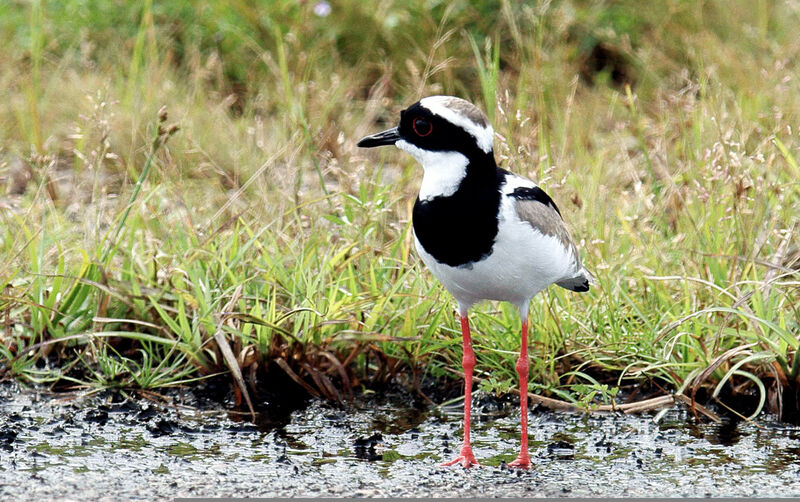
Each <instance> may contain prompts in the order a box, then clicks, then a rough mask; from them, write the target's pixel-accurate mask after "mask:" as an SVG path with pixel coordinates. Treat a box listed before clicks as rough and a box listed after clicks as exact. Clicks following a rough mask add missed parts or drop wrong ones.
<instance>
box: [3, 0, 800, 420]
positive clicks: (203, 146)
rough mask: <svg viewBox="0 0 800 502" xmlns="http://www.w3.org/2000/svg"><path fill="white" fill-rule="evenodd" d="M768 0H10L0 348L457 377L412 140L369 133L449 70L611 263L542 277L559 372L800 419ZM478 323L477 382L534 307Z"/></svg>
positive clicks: (44, 364) (631, 395) (786, 191)
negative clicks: (424, 237)
mask: <svg viewBox="0 0 800 502" xmlns="http://www.w3.org/2000/svg"><path fill="white" fill-rule="evenodd" d="M767 4H768V7H769V8H767V9H760V10H759V15H758V16H756V17H755V18H753V17H752V15H751V9H750V7H749V6H748V5H744V4H742V5H731V4H729V3H727V2H721V1H709V2H704V3H702V4H692V3H674V2H667V3H663V4H648V5H646V6H642V5H640V4H639V3H637V2H633V1H623V2H615V3H614V4H613V5H606V4H605V3H602V2H601V3H597V4H591V5H588V4H586V3H585V2H579V1H564V2H543V3H541V4H538V5H536V6H531V5H523V4H517V3H513V2H502V3H501V5H500V6H498V5H496V4H494V3H492V2H471V3H467V2H451V3H448V4H447V5H445V4H437V5H433V6H431V5H430V3H429V2H422V1H416V2H415V1H412V2H403V3H400V2H393V1H390V2H382V3H380V5H378V6H377V7H376V6H374V5H371V4H364V3H359V2H355V1H350V0H348V1H344V2H337V3H336V4H335V5H333V4H332V5H331V6H332V10H331V12H330V14H329V15H327V16H325V17H320V16H318V15H317V14H315V13H314V10H313V3H311V4H309V3H304V2H257V3H256V4H255V5H253V6H249V5H244V4H241V5H235V6H229V5H225V6H223V5H222V4H221V3H218V2H213V1H202V2H199V3H197V2H196V3H195V4H193V5H192V6H191V8H190V7H188V6H187V5H183V4H182V3H174V2H173V3H157V2H156V3H154V2H149V1H148V2H145V3H144V4H136V5H133V4H131V5H129V6H124V5H123V6H119V5H116V4H115V5H107V3H106V2H100V1H95V0H92V1H88V2H75V1H65V2H55V1H49V0H42V1H41V2H32V3H27V4H21V3H5V4H2V5H0V41H1V42H2V43H3V46H4V47H6V48H7V50H6V54H5V57H4V58H3V59H2V60H0V70H1V71H0V88H2V89H4V90H5V93H4V99H2V100H0V138H2V140H0V186H2V187H4V189H3V190H2V195H0V220H2V225H0V252H2V254H3V258H4V259H3V260H2V262H1V263H0V319H2V329H0V378H15V379H17V380H20V381H23V382H29V383H35V384H42V385H48V386H51V387H53V388H55V389H63V388H71V387H76V386H77V387H85V388H107V387H119V388H126V389H155V388H159V387H164V386H174V385H189V384H191V383H192V382H194V381H196V380H198V379H202V378H207V377H209V376H212V375H218V374H220V373H231V374H232V375H233V377H232V380H235V382H233V385H234V388H235V389H236V391H235V392H236V396H237V398H240V399H241V400H242V402H243V403H246V402H247V400H248V399H250V400H251V401H253V405H254V408H257V404H258V395H259V389H262V388H263V386H264V385H267V384H268V383H269V382H271V381H273V382H274V381H276V379H275V373H274V372H280V373H281V374H283V375H284V376H286V377H287V378H289V379H290V380H293V381H294V382H295V383H296V384H297V385H299V386H301V387H302V388H304V389H305V390H306V391H307V392H309V393H311V394H315V395H318V396H321V397H325V398H330V399H341V398H346V397H348V396H350V395H352V394H353V393H355V392H358V391H360V390H361V389H365V388H368V387H373V386H378V385H383V384H385V383H386V382H388V381H391V380H395V381H402V382H405V383H406V384H408V385H410V386H412V387H413V386H417V387H419V386H420V385H421V382H430V381H434V382H435V381H440V380H443V379H453V378H457V371H456V372H454V368H458V367H459V365H460V359H461V353H460V340H459V331H458V325H457V322H456V320H455V315H454V308H453V307H454V306H453V302H452V299H451V298H450V297H449V296H448V294H447V293H446V292H445V291H444V290H443V289H442V288H441V286H440V285H439V284H438V283H437V282H436V281H435V280H434V279H433V278H432V277H431V276H430V275H429V274H428V273H427V272H426V271H425V270H424V268H423V267H422V266H421V265H420V264H419V262H418V260H417V258H416V256H415V252H414V251H413V245H412V244H413V237H412V233H411V226H410V215H411V208H412V204H413V199H414V197H415V194H416V190H417V187H418V184H419V177H420V173H419V170H418V168H417V166H416V165H414V163H413V161H412V160H411V159H408V158H406V157H404V156H403V155H401V154H400V153H397V152H392V151H382V152H380V153H366V152H364V151H361V150H359V149H357V148H356V147H355V142H356V141H357V139H358V138H359V137H361V136H363V135H364V134H366V133H368V132H372V131H374V130H376V129H378V128H380V127H383V126H388V125H391V124H393V123H394V121H395V120H396V112H397V111H398V110H399V109H401V108H402V107H403V106H405V105H408V104H409V103H411V102H413V101H414V100H416V99H418V98H419V97H420V96H422V95H428V94H438V93H448V94H456V95H460V96H463V97H465V98H468V99H470V100H472V101H475V102H479V103H482V106H483V108H484V109H485V110H486V112H487V113H488V114H489V116H491V117H492V122H493V125H494V128H495V131H496V132H497V139H496V142H495V153H496V155H497V158H498V161H499V162H500V163H501V165H502V166H503V167H505V168H507V169H510V170H512V171H514V172H517V173H520V174H522V175H524V176H528V177H531V178H533V179H535V180H537V182H538V183H539V184H540V185H541V186H542V187H543V188H545V189H546V190H547V191H548V192H549V193H551V194H552V195H553V197H554V199H555V200H556V201H557V203H558V204H559V207H561V209H562V213H563V214H564V215H565V218H566V220H567V221H568V224H569V225H570V227H571V231H572V234H573V235H574V236H575V237H576V238H577V240H578V241H580V248H581V252H582V253H583V258H584V261H585V263H586V264H587V266H588V267H589V268H590V269H591V270H592V271H593V273H594V274H595V275H596V277H597V279H598V285H597V287H596V288H594V289H593V290H592V291H591V292H589V293H587V294H586V295H573V294H569V293H567V292H564V291H561V290H556V289H551V290H548V291H546V292H545V293H544V294H542V295H541V296H540V297H539V298H537V299H536V300H535V301H534V302H533V304H532V308H531V320H532V333H531V347H530V353H531V356H532V364H531V366H532V370H531V371H532V375H531V381H532V382H533V384H532V386H533V389H534V390H535V391H536V392H537V393H539V394H541V395H543V396H545V398H548V397H549V398H550V399H551V400H552V399H560V400H562V401H566V402H568V403H570V404H571V405H574V406H578V407H585V408H592V407H597V406H601V405H604V404H609V403H617V404H618V403H621V401H622V396H626V399H633V400H636V399H640V398H644V397H649V396H651V395H657V394H664V393H670V392H672V393H675V394H676V395H677V397H676V398H675V400H678V401H680V402H689V403H691V402H692V400H694V402H698V401H700V402H703V403H704V402H706V401H710V402H712V403H713V402H716V403H718V408H719V409H721V410H724V409H725V407H728V408H731V409H732V410H733V412H732V413H738V414H739V415H741V416H743V417H746V418H752V417H755V416H757V415H758V414H759V413H760V412H763V411H764V410H770V411H773V412H776V413H780V414H781V415H782V416H783V417H784V418H785V419H787V420H794V421H796V420H798V417H800V413H798V409H800V406H798V402H797V395H798V389H800V356H798V343H799V342H798V340H799V339H800V338H798V337H800V325H799V324H798V321H797V319H799V318H800V315H798V305H800V301H798V294H799V292H798V291H799V289H798V286H799V285H800V277H798V269H799V268H800V265H798V263H799V262H800V251H799V250H800V242H799V241H798V238H797V236H798V230H799V229H800V227H798V223H797V222H798V221H800V209H798V208H800V184H798V183H797V179H798V177H800V169H798V164H797V160H796V159H797V158H798V149H799V148H800V138H798V131H797V127H796V124H797V123H800V99H799V98H798V96H800V88H798V85H799V84H798V79H797V78H796V75H797V61H800V57H798V56H799V55H800V54H798V51H800V46H798V44H797V43H796V37H795V36H794V34H795V31H796V29H795V27H796V26H797V24H798V21H800V19H798V18H800V12H798V10H797V8H796V6H794V5H793V4H791V3H786V2H767ZM165 103H166V104H167V105H168V107H169V110H170V116H171V117H172V119H173V120H175V124H176V125H170V124H171V122H169V121H168V120H167V116H166V112H165V109H162V108H161V107H162V106H163V105H164V104H165ZM159 110H161V111H159ZM178 125H179V126H178ZM167 140H169V141H167ZM473 324H474V328H475V332H476V333H477V335H476V336H475V346H476V352H477V354H478V365H477V367H476V370H477V372H478V379H479V381H480V385H481V386H482V388H484V389H486V390H488V391H497V392H511V391H513V389H514V388H515V387H516V374H515V370H514V360H515V358H516V354H517V351H518V350H519V348H518V333H519V329H520V321H519V319H518V318H517V316H516V314H515V313H514V310H513V309H512V308H510V307H509V306H507V305H496V304H485V305H482V306H481V307H479V308H478V309H476V312H475V314H474V316H473ZM545 398H541V399H542V402H545V401H544V399H545ZM659 402H661V401H659ZM673 402H674V401H673ZM742 403H750V404H747V406H745V405H743V404H742ZM615 405H616V404H615ZM697 409H699V410H701V412H702V413H705V414H706V416H711V415H710V414H711V413H712V412H710V411H708V410H705V409H704V408H697Z"/></svg>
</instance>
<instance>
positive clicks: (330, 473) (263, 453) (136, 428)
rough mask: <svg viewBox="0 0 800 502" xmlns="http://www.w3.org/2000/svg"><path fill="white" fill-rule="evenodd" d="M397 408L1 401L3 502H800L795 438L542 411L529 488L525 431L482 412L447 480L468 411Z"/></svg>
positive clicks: (9, 397) (481, 405) (501, 408)
mask: <svg viewBox="0 0 800 502" xmlns="http://www.w3.org/2000/svg"><path fill="white" fill-rule="evenodd" d="M408 402H409V400H408V398H407V397H405V396H402V395H399V394H396V395H393V396H391V397H383V398H381V399H361V400H359V401H357V402H356V403H354V404H352V405H351V406H349V407H347V408H341V407H336V406H332V405H328V404H325V403H322V402H318V401H312V402H311V403H310V404H309V405H308V407H306V408H304V409H301V410H297V411H295V412H293V413H291V415H289V416H287V417H286V418H285V419H284V420H279V421H278V422H274V421H273V422H269V423H268V424H266V425H264V426H263V427H262V428H259V427H257V426H254V425H252V424H249V423H247V422H241V421H240V422H237V421H234V420H232V419H231V418H230V416H229V415H228V414H227V413H226V412H225V411H223V410H220V411H197V410H193V409H189V408H180V407H174V406H173V407H165V406H161V405H155V404H153V403H151V402H149V401H147V400H137V401H125V402H122V403H115V404H103V403H102V401H101V400H100V399H99V398H92V399H80V400H75V399H69V400H65V399H64V398H63V397H62V398H58V397H55V398H54V397H48V396H44V395H41V394H36V393H28V392H23V391H20V390H19V389H17V388H16V387H12V386H8V385H6V386H0V499H3V500H9V499H12V498H15V499H21V500H31V499H39V498H48V499H52V498H58V499H86V498H91V499H109V500H111V499H114V500H116V499H120V498H138V499H154V498H155V499H163V498H172V497H181V496H182V497H188V496H208V497H210V496H214V497H221V496H240V497H243V496H247V497H256V496H260V497H269V496H273V497H274V496H306V497H308V496H416V497H427V496H449V497H453V496H525V497H530V496H551V497H552V496H617V497H619V496H720V495H724V496H766V495H770V496H800V428H798V427H794V426H785V425H780V424H776V423H772V422H768V421H765V420H762V421H760V422H759V423H758V424H747V423H739V424H735V423H726V424H722V425H718V424H698V423H696V422H695V421H694V419H691V418H688V417H687V414H686V413H685V412H683V411H681V410H679V409H676V410H673V411H670V412H669V413H668V414H667V415H666V417H665V418H664V419H663V420H662V421H661V422H660V423H659V424H655V423H653V421H652V418H651V417H649V416H620V415H605V416H593V417H588V416H585V415H577V414H565V413H554V412H550V411H546V410H539V409H537V410H533V411H532V412H531V416H530V435H531V456H532V460H533V463H534V468H533V469H531V470H530V471H528V472H520V471H514V470H508V469H507V468H505V467H504V464H503V462H504V461H510V460H512V459H513V458H514V457H515V456H516V453H517V451H516V448H517V447H518V435H519V430H518V417H517V416H516V415H515V414H514V413H513V411H514V409H515V408H516V407H515V406H513V405H510V404H509V403H505V402H501V401H498V400H494V399H491V398H484V399H482V400H478V401H476V404H475V409H474V411H473V413H474V418H475V420H474V425H473V427H474V432H473V447H474V450H475V455H476V457H477V458H478V459H479V461H481V462H482V463H483V464H484V467H481V468H474V469H470V470H464V469H462V468H460V467H451V468H443V467H439V466H438V464H439V463H440V462H442V461H443V460H448V459H450V458H453V457H454V455H455V453H456V452H457V450H458V448H459V446H460V437H461V436H460V434H461V415H460V414H461V407H460V406H459V405H455V406H453V407H452V408H450V407H449V408H447V409H445V410H441V409H416V408H413V407H411V406H409V405H408V404H407V403H408Z"/></svg>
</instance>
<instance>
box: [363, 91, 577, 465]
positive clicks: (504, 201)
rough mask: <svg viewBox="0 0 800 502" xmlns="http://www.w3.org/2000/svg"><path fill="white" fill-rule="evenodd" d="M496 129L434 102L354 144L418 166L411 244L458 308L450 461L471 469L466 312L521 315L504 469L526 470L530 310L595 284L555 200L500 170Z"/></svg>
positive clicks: (457, 103)
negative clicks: (454, 443) (552, 289)
mask: <svg viewBox="0 0 800 502" xmlns="http://www.w3.org/2000/svg"><path fill="white" fill-rule="evenodd" d="M493 140H494V131H493V129H492V126H491V124H489V121H488V119H487V118H486V115H484V114H483V112H482V111H481V110H479V109H478V108H477V107H476V106H474V105H473V104H471V103H469V102H468V101H465V100H463V99H460V98H456V97H452V96H431V97H427V98H424V99H422V100H420V101H419V102H417V103H414V104H413V105H411V106H410V107H408V108H407V109H405V110H403V111H402V112H400V125H399V126H397V127H395V128H393V129H389V130H387V131H383V132H380V133H377V134H373V135H371V136H367V137H365V138H363V139H362V140H361V141H359V142H358V146H360V147H364V148H371V147H375V146H382V145H395V146H396V147H397V148H399V149H401V150H403V151H405V152H408V153H410V154H411V155H412V156H413V157H414V158H415V159H417V161H418V162H419V163H420V164H422V169H423V170H424V175H423V177H422V185H421V186H420V190H419V197H418V198H417V201H416V203H415V204H414V212H413V226H414V238H415V244H416V247H417V252H418V253H419V255H420V257H421V258H422V261H423V262H424V263H425V265H427V266H428V268H429V269H430V270H431V272H433V275H435V276H436V278H438V279H439V280H440V281H441V282H442V284H444V286H445V288H447V290H448V291H450V293H452V295H453V296H454V297H455V299H456V301H457V302H458V313H459V317H460V319H461V335H462V338H463V350H464V353H463V359H462V364H463V368H464V444H463V446H462V448H461V453H460V455H459V456H458V458H456V459H455V460H453V461H451V462H448V463H446V464H444V465H452V464H455V463H459V462H460V463H461V464H462V465H463V466H464V467H470V466H472V465H478V462H477V461H476V460H475V456H474V455H473V453H472V448H471V446H470V439H469V426H470V402H471V390H472V370H473V368H474V366H475V353H474V352H473V350H472V340H471V338H470V331H469V320H468V318H467V313H468V310H469V308H470V307H471V306H472V305H473V304H475V303H476V302H478V301H481V300H501V301H507V302H511V303H513V304H514V305H516V306H517V308H518V309H519V311H520V315H521V317H522V344H521V348H520V355H519V359H518V360H517V365H516V369H517V373H518V374H519V380H520V384H519V386H520V411H521V415H522V416H521V426H522V433H521V447H520V453H519V456H518V457H517V458H516V460H514V461H513V462H511V463H510V464H509V465H510V466H514V467H520V468H524V469H527V468H529V467H530V456H529V455H528V399H527V396H528V304H529V302H530V300H531V298H533V296H534V295H536V294H537V293H539V292H540V291H542V290H543V289H545V288H546V287H547V286H549V285H550V284H553V283H555V284H557V285H559V286H561V287H563V288H566V289H570V290H572V291H578V292H583V291H588V289H589V284H590V281H591V280H592V276H591V275H590V274H589V272H587V271H586V269H585V268H584V267H583V266H582V265H581V261H580V258H579V256H578V250H577V249H576V247H575V244H574V243H573V242H572V239H571V238H570V235H569V232H568V231H567V227H566V226H565V224H564V221H563V220H562V219H561V213H560V212H559V210H558V208H557V207H556V205H555V203H554V202H553V200H552V199H551V198H550V197H549V196H548V195H547V194H546V193H545V192H544V191H543V190H542V189H541V188H539V187H538V186H536V184H535V183H534V182H532V181H530V180H527V179H525V178H522V177H520V176H517V175H515V174H512V173H510V172H508V171H506V170H504V169H500V168H499V167H497V164H496V163H495V160H494V152H493V149H492V143H493Z"/></svg>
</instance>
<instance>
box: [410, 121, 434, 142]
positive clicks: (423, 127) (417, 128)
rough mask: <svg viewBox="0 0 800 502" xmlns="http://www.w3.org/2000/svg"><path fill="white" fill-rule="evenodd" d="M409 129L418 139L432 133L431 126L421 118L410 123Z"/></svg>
mask: <svg viewBox="0 0 800 502" xmlns="http://www.w3.org/2000/svg"><path fill="white" fill-rule="evenodd" d="M411 127H412V128H413V129H414V132H415V133H417V136H419V137H420V138H424V137H425V136H428V135H429V134H430V133H432V132H433V124H432V123H431V122H430V121H429V120H427V119H425V118H422V117H417V118H415V119H414V122H412V123H411Z"/></svg>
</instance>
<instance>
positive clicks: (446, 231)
mask: <svg viewBox="0 0 800 502" xmlns="http://www.w3.org/2000/svg"><path fill="white" fill-rule="evenodd" d="M485 162H486V161H482V162H481V163H477V164H476V163H474V162H471V163H470V164H469V165H468V166H467V175H466V177H465V178H464V180H463V181H462V182H461V185H460V186H459V187H458V190H456V192H455V193H454V194H452V195H450V196H447V197H441V196H440V197H434V198H433V199H431V200H425V201H422V200H419V199H417V202H416V203H415V204H414V212H413V224H414V234H415V235H416V236H417V239H418V240H419V243H420V244H421V245H422V247H423V248H424V249H425V251H427V252H428V253H429V254H430V255H431V256H433V257H434V258H435V259H436V261H438V262H440V263H445V264H447V265H450V266H451V267H463V266H470V265H471V264H472V263H475V262H478V261H481V260H483V259H485V258H487V257H488V256H490V255H491V254H492V249H493V246H494V241H495V239H496V238H497V230H498V220H497V216H498V213H499V211H500V198H501V196H502V194H501V193H500V186H501V185H502V182H503V180H504V179H505V174H504V171H502V170H500V169H497V167H496V166H495V163H494V159H493V158H492V160H491V162H490V164H488V165H487V164H486V163H485ZM487 167H491V168H490V169H487Z"/></svg>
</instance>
